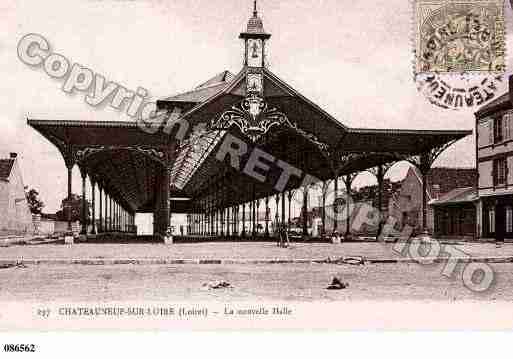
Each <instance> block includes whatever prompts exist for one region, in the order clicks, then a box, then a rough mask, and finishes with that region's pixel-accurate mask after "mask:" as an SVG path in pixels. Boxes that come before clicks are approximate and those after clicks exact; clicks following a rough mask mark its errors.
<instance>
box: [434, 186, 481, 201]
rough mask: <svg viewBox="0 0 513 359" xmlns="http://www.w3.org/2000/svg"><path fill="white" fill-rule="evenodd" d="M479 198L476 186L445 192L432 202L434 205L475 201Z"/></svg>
mask: <svg viewBox="0 0 513 359" xmlns="http://www.w3.org/2000/svg"><path fill="white" fill-rule="evenodd" d="M477 199H478V196H477V191H476V189H475V188H474V187H464V188H455V189H453V190H452V191H450V192H449V193H446V194H444V195H443V196H441V197H440V198H438V199H435V200H433V201H431V202H430V204H431V205H432V206H441V205H448V204H456V203H468V202H474V201H476V200H477Z"/></svg>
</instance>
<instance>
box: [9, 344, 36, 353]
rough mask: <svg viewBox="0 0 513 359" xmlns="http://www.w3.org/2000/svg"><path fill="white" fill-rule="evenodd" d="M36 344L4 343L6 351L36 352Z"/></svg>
mask: <svg viewBox="0 0 513 359" xmlns="http://www.w3.org/2000/svg"><path fill="white" fill-rule="evenodd" d="M35 351H36V346H35V345H34V344H4V352H35Z"/></svg>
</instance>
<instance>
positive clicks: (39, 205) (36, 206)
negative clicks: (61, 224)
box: [25, 187, 45, 214]
mask: <svg viewBox="0 0 513 359" xmlns="http://www.w3.org/2000/svg"><path fill="white" fill-rule="evenodd" d="M25 197H26V198H27V202H28V205H29V209H30V212H31V213H32V214H41V211H42V210H43V207H44V206H45V204H44V203H43V201H41V200H40V199H39V192H38V191H36V190H35V189H33V188H31V189H30V190H29V189H28V187H25Z"/></svg>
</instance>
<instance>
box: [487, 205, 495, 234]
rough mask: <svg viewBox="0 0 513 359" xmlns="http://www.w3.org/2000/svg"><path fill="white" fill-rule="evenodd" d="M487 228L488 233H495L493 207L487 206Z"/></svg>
mask: <svg viewBox="0 0 513 359" xmlns="http://www.w3.org/2000/svg"><path fill="white" fill-rule="evenodd" d="M488 228H489V232H490V233H495V207H490V208H488Z"/></svg>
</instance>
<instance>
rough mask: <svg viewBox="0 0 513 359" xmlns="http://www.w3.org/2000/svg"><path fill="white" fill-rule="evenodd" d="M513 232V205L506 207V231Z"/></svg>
mask: <svg viewBox="0 0 513 359" xmlns="http://www.w3.org/2000/svg"><path fill="white" fill-rule="evenodd" d="M512 232H513V207H511V206H507V207H506V233H512Z"/></svg>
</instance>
